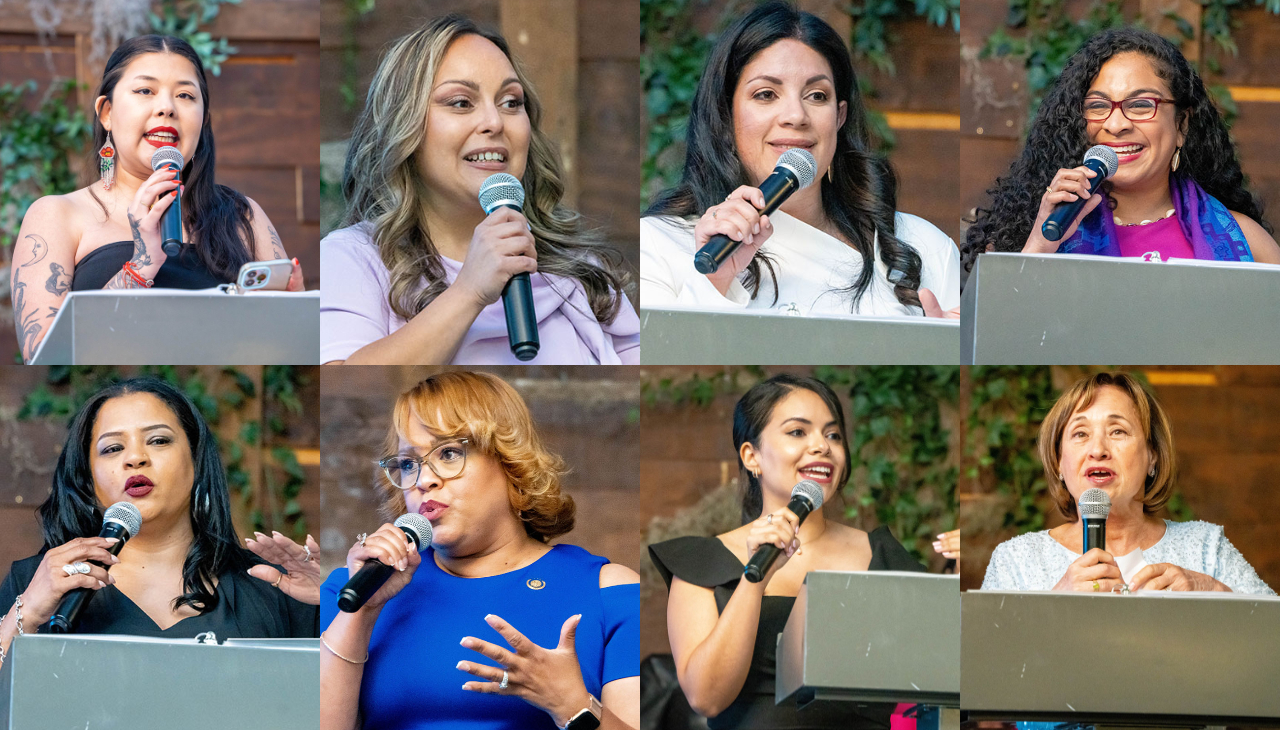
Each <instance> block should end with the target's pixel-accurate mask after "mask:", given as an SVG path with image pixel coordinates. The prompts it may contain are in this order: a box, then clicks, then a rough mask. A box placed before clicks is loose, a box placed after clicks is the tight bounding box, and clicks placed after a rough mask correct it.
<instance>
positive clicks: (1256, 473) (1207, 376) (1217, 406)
mask: <svg viewBox="0 0 1280 730" xmlns="http://www.w3.org/2000/svg"><path fill="white" fill-rule="evenodd" d="M1140 370H1141V371H1142V372H1144V373H1145V374H1146V376H1147V379H1148V380H1149V382H1150V383H1151V387H1152V391H1153V392H1154V393H1155V395H1156V398H1158V399H1159V400H1160V403H1161V405H1162V406H1163V407H1164V409H1165V412H1166V413H1168V415H1169V421H1170V423H1171V425H1172V428H1173V440H1174V445H1175V448H1176V453H1177V457H1178V473H1179V478H1178V490H1179V491H1180V492H1181V493H1182V495H1183V497H1184V498H1185V499H1186V502H1187V505H1188V506H1189V507H1190V508H1191V510H1192V513H1193V514H1194V516H1195V518H1196V519H1198V520H1204V521H1206V522H1211V523H1213V524H1216V525H1222V526H1223V527H1225V528H1226V535H1227V539H1229V540H1230V541H1231V543H1232V544H1233V545H1235V546H1236V548H1237V549H1239V550H1240V552H1241V553H1243V554H1244V556H1245V558H1246V559H1247V560H1248V561H1249V563H1250V564H1251V565H1253V567H1254V568H1255V569H1256V570H1257V571H1258V574H1259V575H1260V576H1262V579H1263V580H1264V581H1266V582H1267V584H1268V585H1270V586H1271V587H1272V588H1274V589H1278V590H1280V543H1277V542H1276V541H1275V540H1274V539H1273V538H1272V534H1273V533H1274V532H1275V519H1274V515H1275V514H1276V513H1277V510H1280V490H1277V489H1276V488H1275V479H1274V475H1275V474H1276V472H1277V470H1280V452H1277V450H1276V443H1278V442H1280V425H1277V423H1276V421H1275V418H1274V417H1273V414H1274V413H1275V412H1276V410H1277V409H1280V367H1264V366H1247V367H1245V366H1241V367H1231V366H1212V367H1152V368H1140ZM1078 377H1080V371H1079V369H1077V368H1054V374H1053V378H1054V385H1055V386H1056V387H1058V388H1065V387H1068V386H1070V385H1071V384H1072V383H1074V382H1075V380H1076V379H1077V378H1078ZM959 489H960V492H961V493H960V495H959V496H960V504H961V518H962V522H961V525H962V528H963V529H965V533H964V554H965V558H964V560H963V561H962V564H961V587H962V588H963V589H965V590H969V589H973V588H977V587H979V586H981V585H982V577H983V576H984V575H985V574H986V569H987V561H988V560H989V559H990V556H991V550H992V549H994V548H995V546H996V545H997V544H999V543H1000V542H1002V541H1004V540H1007V539H1009V538H1010V537H1012V536H1013V535H1012V534H1011V533H1008V532H1006V531H1001V530H1000V529H998V528H995V529H986V530H983V529H972V528H973V527H974V526H975V523H977V524H996V525H998V524H999V522H998V520H999V519H1000V518H1001V515H1000V514H997V513H995V512H992V509H993V507H994V502H998V498H996V497H995V496H994V495H991V494H983V493H982V490H983V487H982V486H980V485H977V484H974V483H973V481H972V480H969V479H963V478H962V479H961V482H960V485H959ZM1046 516H1047V524H1046V526H1047V527H1052V526H1055V525H1058V524H1061V523H1062V521H1063V520H1062V518H1060V517H1058V516H1057V513H1056V510H1050V511H1049V512H1047V513H1046Z"/></svg>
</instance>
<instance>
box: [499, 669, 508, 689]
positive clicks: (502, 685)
mask: <svg viewBox="0 0 1280 730" xmlns="http://www.w3.org/2000/svg"><path fill="white" fill-rule="evenodd" d="M507 679H508V677H507V673H506V672H503V673H502V681H501V682H498V689H506V688H507Z"/></svg>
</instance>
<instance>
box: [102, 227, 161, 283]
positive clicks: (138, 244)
mask: <svg viewBox="0 0 1280 730" xmlns="http://www.w3.org/2000/svg"><path fill="white" fill-rule="evenodd" d="M125 215H127V216H129V229H130V230H131V231H133V259H132V263H133V265H134V266H135V267H139V268H140V267H143V266H150V265H151V254H149V253H147V244H145V243H143V242H142V232H141V231H139V230H138V221H137V220H136V219H134V217H133V214H132V213H125ZM103 288H104V289H105V288H106V287H103Z"/></svg>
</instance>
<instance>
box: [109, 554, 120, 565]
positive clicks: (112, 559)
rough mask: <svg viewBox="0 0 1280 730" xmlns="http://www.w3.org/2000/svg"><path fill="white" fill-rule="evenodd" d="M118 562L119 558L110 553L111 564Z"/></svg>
mask: <svg viewBox="0 0 1280 730" xmlns="http://www.w3.org/2000/svg"><path fill="white" fill-rule="evenodd" d="M118 562H120V558H117V557H116V556H114V555H112V556H111V564H112V565H115V564H116V563H118Z"/></svg>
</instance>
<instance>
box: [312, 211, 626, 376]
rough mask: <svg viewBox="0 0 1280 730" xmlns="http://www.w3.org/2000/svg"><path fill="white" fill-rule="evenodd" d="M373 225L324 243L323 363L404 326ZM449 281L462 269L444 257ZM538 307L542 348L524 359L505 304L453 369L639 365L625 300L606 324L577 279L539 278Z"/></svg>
mask: <svg viewBox="0 0 1280 730" xmlns="http://www.w3.org/2000/svg"><path fill="white" fill-rule="evenodd" d="M369 228H370V227H369V225H368V224H366V223H361V224H357V225H354V226H351V227H349V228H342V229H340V230H336V231H333V232H332V233H330V234H329V235H327V236H325V237H324V240H322V241H321V242H320V279H321V281H323V282H324V285H323V286H322V287H321V289H320V362H322V363H325V362H332V361H334V360H346V359H347V358H348V357H350V356H351V354H352V353H353V352H355V351H356V350H359V349H360V348H361V347H364V346H365V345H367V344H369V343H370V342H374V341H376V340H380V339H382V338H383V337H386V336H387V335H389V334H391V333H392V332H395V331H396V330H398V329H400V328H401V327H403V326H404V325H405V320H404V319H402V318H401V317H400V316H399V315H397V314H396V313H395V311H394V310H392V309H391V303H390V302H389V301H388V299H387V292H388V291H389V290H390V287H391V279H390V275H389V273H388V272H387V267H386V266H384V265H383V263H382V258H381V257H380V256H379V255H378V249H377V247H376V246H375V245H374V244H373V239H372V237H371V235H370V230H369ZM440 261H441V263H442V264H443V265H444V270H445V278H446V281H447V282H448V283H449V284H452V283H453V282H454V280H455V279H457V278H458V272H460V271H461V270H462V264H461V263H460V262H457V261H454V260H452V259H448V258H445V257H443V256H441V257H440ZM530 278H531V280H532V283H533V308H534V311H536V312H537V313H538V337H539V339H540V340H541V343H542V348H541V349H540V350H539V351H538V356H537V357H535V358H533V359H532V360H529V361H527V362H521V361H520V360H517V359H516V357H515V355H513V354H511V349H510V347H509V346H508V344H507V320H506V315H505V314H504V313H503V310H502V300H498V301H496V302H494V303H493V304H490V305H489V306H487V307H485V308H484V310H482V311H481V312H480V316H479V317H476V321H475V322H474V323H472V325H471V329H470V330H468V332H467V334H466V335H465V336H464V337H463V340H462V344H461V345H459V347H458V351H457V354H455V355H454V357H453V362H452V363H451V364H453V365H638V364H640V318H639V317H637V316H636V310H635V309H634V308H633V307H632V306H631V303H630V302H629V301H628V300H627V298H626V297H623V299H622V307H621V308H620V309H619V310H618V315H617V316H616V317H614V320H613V322H611V323H609V324H601V323H600V322H598V321H597V320H596V318H595V315H594V314H592V312H591V305H590V303H589V302H588V301H587V292H586V290H585V289H584V288H583V287H582V283H581V282H579V281H578V280H576V279H573V278H567V277H562V276H553V275H548V274H541V273H536V274H534V275H533V276H532V277H530Z"/></svg>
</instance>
